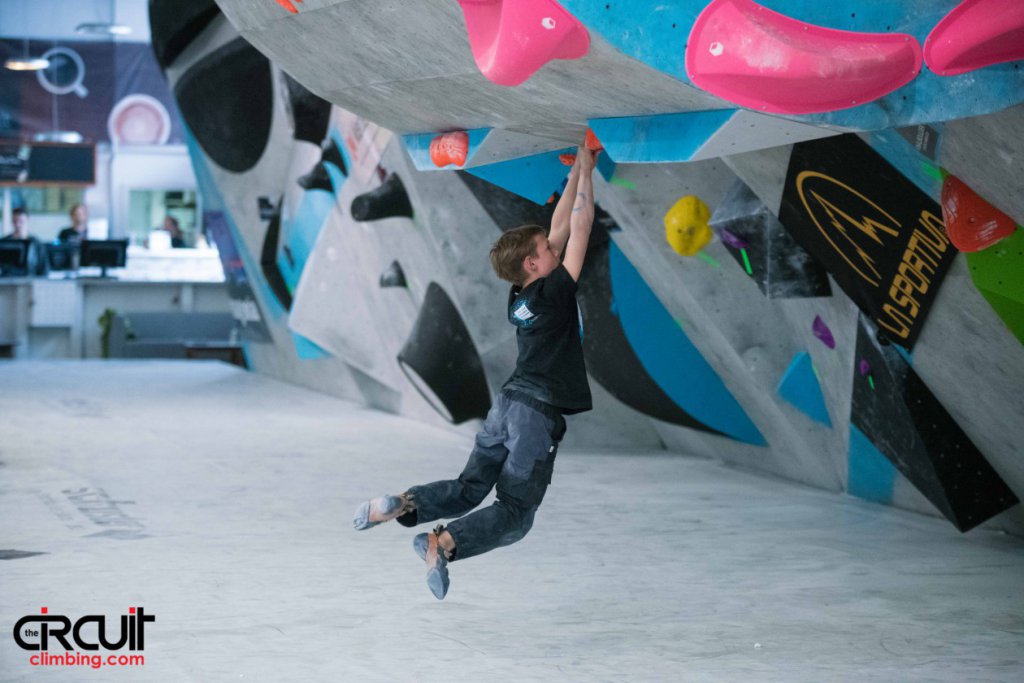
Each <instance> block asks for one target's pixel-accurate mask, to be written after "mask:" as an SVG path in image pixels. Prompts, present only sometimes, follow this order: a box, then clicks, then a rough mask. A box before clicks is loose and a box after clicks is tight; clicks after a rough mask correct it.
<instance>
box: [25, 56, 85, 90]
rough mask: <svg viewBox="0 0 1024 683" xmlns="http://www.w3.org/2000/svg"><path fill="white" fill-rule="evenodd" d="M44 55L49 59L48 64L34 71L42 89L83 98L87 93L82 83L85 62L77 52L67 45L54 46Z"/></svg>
mask: <svg viewBox="0 0 1024 683" xmlns="http://www.w3.org/2000/svg"><path fill="white" fill-rule="evenodd" d="M44 55H45V58H46V59H48V60H50V66H48V67H46V68H45V69H41V70H39V71H37V72H36V79H37V80H38V81H39V85H41V86H43V89H45V90H46V91H48V92H51V93H53V94H54V95H67V94H68V93H75V94H76V95H78V96H79V97H83V98H84V97H86V96H87V95H88V94H89V90H88V88H86V87H85V85H84V84H83V83H82V81H84V80H85V62H83V61H82V57H81V56H80V55H79V54H78V53H77V52H75V51H74V50H72V49H71V48H69V47H55V48H51V49H49V50H47V51H46V52H45V53H44Z"/></svg>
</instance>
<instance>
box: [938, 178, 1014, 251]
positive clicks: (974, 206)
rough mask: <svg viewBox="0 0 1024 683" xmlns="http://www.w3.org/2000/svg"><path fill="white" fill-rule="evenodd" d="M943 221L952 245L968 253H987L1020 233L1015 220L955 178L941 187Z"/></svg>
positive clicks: (948, 179)
mask: <svg viewBox="0 0 1024 683" xmlns="http://www.w3.org/2000/svg"><path fill="white" fill-rule="evenodd" d="M942 220H943V221H944V222H945V223H946V233H947V234H948V235H949V241H950V242H952V243H953V246H955V247H956V248H957V249H959V250H960V251H966V252H972V251H981V250H982V249H987V248H988V247H991V246H992V245H993V244H995V243H996V242H998V241H999V240H1001V239H1003V238H1004V237H1009V236H1010V235H1012V234H1013V232H1014V230H1016V229H1017V224H1016V223H1015V222H1014V220H1013V219H1012V218H1010V217H1009V216H1007V215H1006V214H1005V213H1003V212H1002V211H1000V210H999V209H997V208H996V207H994V206H992V205H991V204H989V203H988V202H987V201H985V200H984V199H983V198H982V197H981V196H980V195H979V194H978V193H977V192H975V191H974V190H972V189H971V188H969V187H968V186H967V185H966V184H965V183H964V182H963V181H962V180H960V179H959V178H957V177H956V176H953V175H951V176H946V180H944V181H943V183H942Z"/></svg>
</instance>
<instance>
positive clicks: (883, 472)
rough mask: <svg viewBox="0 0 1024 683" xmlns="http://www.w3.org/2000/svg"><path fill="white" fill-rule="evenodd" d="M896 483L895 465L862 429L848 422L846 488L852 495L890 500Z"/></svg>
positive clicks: (887, 501) (886, 501)
mask: <svg viewBox="0 0 1024 683" xmlns="http://www.w3.org/2000/svg"><path fill="white" fill-rule="evenodd" d="M895 486H896V467H895V466H894V465H893V464H892V463H891V462H890V461H889V459H888V458H887V457H885V456H884V455H882V453H881V452H880V451H879V450H878V448H877V447H876V446H875V444H873V443H871V440H870V439H868V437H867V436H865V435H864V432H862V431H860V430H859V429H857V427H856V426H855V425H854V424H853V423H850V454H849V460H848V470H847V477H846V490H847V491H848V492H849V493H850V495H852V496H857V497H858V498H863V499H864V500H873V501H875V502H877V503H891V502H892V494H893V490H894V489H895Z"/></svg>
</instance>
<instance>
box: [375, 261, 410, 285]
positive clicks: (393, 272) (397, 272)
mask: <svg viewBox="0 0 1024 683" xmlns="http://www.w3.org/2000/svg"><path fill="white" fill-rule="evenodd" d="M380 286H381V287H408V284H407V283H406V281H405V271H403V270H402V265H401V264H400V263H399V262H398V261H392V262H391V265H390V266H388V269H387V270H385V271H384V272H383V273H381V274H380Z"/></svg>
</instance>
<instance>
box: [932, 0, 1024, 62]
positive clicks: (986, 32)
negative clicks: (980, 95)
mask: <svg viewBox="0 0 1024 683" xmlns="http://www.w3.org/2000/svg"><path fill="white" fill-rule="evenodd" d="M924 59H925V62H927V64H928V67H929V68H930V69H931V70H932V71H934V72H935V73H937V74H939V75H940V76H956V75H957V74H962V73H967V72H968V71H974V70H975V69H980V68H982V67H986V66H991V65H993V64H1002V63H1003V62H1013V61H1016V60H1018V59H1024V2H1021V1H1020V0H964V1H963V2H961V3H960V4H959V5H957V6H956V7H954V8H953V9H952V10H950V12H949V14H947V15H946V16H945V17H943V18H942V21H940V22H939V23H938V24H936V25H935V28H933V29H932V32H931V33H929V34H928V38H927V39H926V40H925V41H924Z"/></svg>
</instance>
